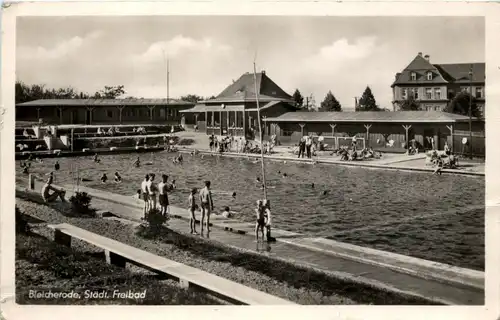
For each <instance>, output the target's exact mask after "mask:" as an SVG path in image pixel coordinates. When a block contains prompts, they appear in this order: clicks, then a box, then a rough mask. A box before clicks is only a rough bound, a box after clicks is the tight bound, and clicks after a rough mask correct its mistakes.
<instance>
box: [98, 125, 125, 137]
mask: <svg viewBox="0 0 500 320" xmlns="http://www.w3.org/2000/svg"><path fill="white" fill-rule="evenodd" d="M117 133H120V128H119V127H114V126H111V127H109V129H108V130H107V131H106V129H101V127H98V128H97V134H98V135H100V136H114V135H115V134H117Z"/></svg>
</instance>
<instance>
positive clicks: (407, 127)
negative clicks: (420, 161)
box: [403, 124, 411, 151]
mask: <svg viewBox="0 0 500 320" xmlns="http://www.w3.org/2000/svg"><path fill="white" fill-rule="evenodd" d="M403 128H404V129H405V131H406V151H408V147H409V145H410V142H409V141H408V130H410V128H411V124H410V125H407V126H406V125H404V124H403Z"/></svg>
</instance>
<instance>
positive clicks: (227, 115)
mask: <svg viewBox="0 0 500 320" xmlns="http://www.w3.org/2000/svg"><path fill="white" fill-rule="evenodd" d="M226 118H227V119H226V123H227V129H226V130H227V132H226V133H227V134H229V110H228V111H226Z"/></svg>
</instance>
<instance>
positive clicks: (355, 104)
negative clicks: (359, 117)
mask: <svg viewBox="0 0 500 320" xmlns="http://www.w3.org/2000/svg"><path fill="white" fill-rule="evenodd" d="M357 107H358V97H354V108H357Z"/></svg>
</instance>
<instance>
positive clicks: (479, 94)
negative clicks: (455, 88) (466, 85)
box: [476, 87, 483, 98]
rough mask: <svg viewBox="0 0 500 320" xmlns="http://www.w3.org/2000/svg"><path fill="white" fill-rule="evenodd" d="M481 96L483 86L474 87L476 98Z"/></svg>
mask: <svg viewBox="0 0 500 320" xmlns="http://www.w3.org/2000/svg"><path fill="white" fill-rule="evenodd" d="M482 97H483V88H481V87H476V98H482Z"/></svg>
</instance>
